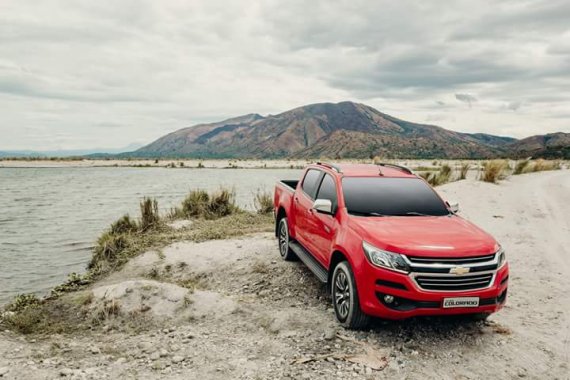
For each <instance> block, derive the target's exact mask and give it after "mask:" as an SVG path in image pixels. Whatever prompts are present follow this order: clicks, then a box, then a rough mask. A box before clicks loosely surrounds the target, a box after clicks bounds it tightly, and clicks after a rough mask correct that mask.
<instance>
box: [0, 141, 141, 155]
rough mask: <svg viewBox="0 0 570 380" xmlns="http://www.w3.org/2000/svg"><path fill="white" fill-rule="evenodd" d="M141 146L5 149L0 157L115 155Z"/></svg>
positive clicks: (0, 152) (0, 153)
mask: <svg viewBox="0 0 570 380" xmlns="http://www.w3.org/2000/svg"><path fill="white" fill-rule="evenodd" d="M140 147H141V144H129V145H127V146H126V147H122V148H95V149H74V150H49V151H48V150H4V151H0V157H4V158H5V157H23V158H25V157H80V156H88V155H114V154H118V153H121V152H125V151H132V150H135V149H138V148H140Z"/></svg>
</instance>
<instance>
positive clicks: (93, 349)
mask: <svg viewBox="0 0 570 380" xmlns="http://www.w3.org/2000/svg"><path fill="white" fill-rule="evenodd" d="M90 351H91V353H92V354H94V355H95V354H100V353H101V350H100V349H99V347H91V350H90Z"/></svg>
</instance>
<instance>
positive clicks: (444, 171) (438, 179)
mask: <svg viewBox="0 0 570 380" xmlns="http://www.w3.org/2000/svg"><path fill="white" fill-rule="evenodd" d="M420 177H422V178H423V179H425V180H426V181H427V182H428V183H429V184H430V185H432V186H439V185H443V184H444V183H447V182H449V180H450V178H451V167H450V166H449V165H447V164H445V165H443V166H442V167H441V168H440V169H439V171H438V172H423V173H420Z"/></svg>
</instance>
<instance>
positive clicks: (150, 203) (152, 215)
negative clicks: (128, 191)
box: [139, 198, 160, 232]
mask: <svg viewBox="0 0 570 380" xmlns="http://www.w3.org/2000/svg"><path fill="white" fill-rule="evenodd" d="M140 209H141V221H140V226H139V229H140V230H141V231H142V232H145V231H148V230H150V229H153V228H156V227H158V226H159V225H160V215H159V214H158V202H157V201H156V199H151V198H144V199H143V200H142V202H141V203H140Z"/></svg>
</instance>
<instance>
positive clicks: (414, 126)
mask: <svg viewBox="0 0 570 380" xmlns="http://www.w3.org/2000/svg"><path fill="white" fill-rule="evenodd" d="M516 142H517V140H516V139H513V138H510V137H501V136H494V135H488V134H483V133H474V134H469V133H459V132H454V131H450V130H447V129H444V128H441V127H438V126H435V125H427V124H418V123H411V122H408V121H405V120H401V119H398V118H395V117H393V116H390V115H387V114H384V113H382V112H379V111H378V110H376V109H374V108H372V107H369V106H367V105H364V104H359V103H352V102H341V103H336V104H333V103H319V104H311V105H307V106H303V107H299V108H295V109H293V110H290V111H286V112H283V113H281V114H278V115H269V116H266V117H263V116H261V115H258V114H249V115H244V116H240V117H236V118H232V119H228V120H224V121H222V122H218V123H211V124H200V125H196V126H193V127H188V128H184V129H180V130H178V131H176V132H173V133H170V134H168V135H166V136H163V137H161V138H159V139H158V140H156V141H154V142H153V143H151V144H149V145H147V146H144V147H142V148H141V149H139V150H137V151H135V152H132V153H129V154H128V155H129V156H138V157H200V158H262V157H263V158H276V157H292V158H293V157H294V158H309V157H310V158H315V157H329V158H363V157H372V156H377V155H379V156H384V157H391V158H398V157H400V158H490V157H500V156H508V155H510V154H511V151H510V146H512V145H513V144H515V143H516Z"/></svg>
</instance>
